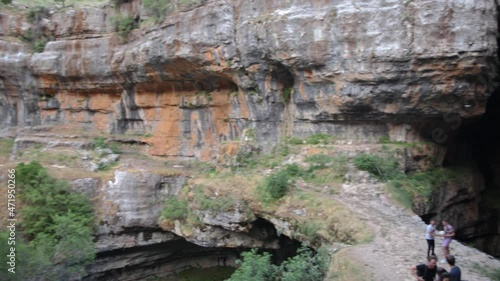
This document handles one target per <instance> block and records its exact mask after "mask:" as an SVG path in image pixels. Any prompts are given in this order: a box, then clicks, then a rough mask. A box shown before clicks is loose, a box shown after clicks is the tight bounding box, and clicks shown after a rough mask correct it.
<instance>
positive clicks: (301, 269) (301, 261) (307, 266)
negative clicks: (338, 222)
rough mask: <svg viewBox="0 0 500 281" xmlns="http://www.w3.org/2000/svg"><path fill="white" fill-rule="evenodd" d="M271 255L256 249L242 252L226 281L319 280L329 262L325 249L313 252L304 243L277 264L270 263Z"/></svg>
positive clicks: (322, 276)
mask: <svg viewBox="0 0 500 281" xmlns="http://www.w3.org/2000/svg"><path fill="white" fill-rule="evenodd" d="M271 257H272V256H271V255H270V254H269V253H266V252H264V253H262V254H260V253H259V252H258V251H257V250H256V249H252V250H250V251H248V252H244V253H242V259H241V260H238V261H237V263H238V264H239V265H240V266H239V267H238V269H236V271H235V272H234V273H233V275H231V278H229V279H227V280H226V281H245V280H252V281H269V280H275V281H298V280H300V281H320V280H323V279H324V277H325V275H326V271H327V270H328V266H329V264H330V256H329V255H328V253H327V251H326V250H325V249H323V248H320V250H319V251H318V252H317V253H315V252H313V251H312V250H311V249H309V248H308V247H306V246H304V245H303V246H302V247H301V248H300V249H299V250H298V252H297V255H296V256H294V257H290V258H288V259H287V260H286V261H284V262H283V263H282V264H281V265H279V266H277V265H273V264H272V263H271Z"/></svg>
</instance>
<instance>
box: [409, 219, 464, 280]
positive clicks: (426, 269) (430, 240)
mask: <svg viewBox="0 0 500 281" xmlns="http://www.w3.org/2000/svg"><path fill="white" fill-rule="evenodd" d="M442 224H443V233H438V232H436V221H434V220H431V221H430V223H429V225H428V226H427V228H426V231H425V239H426V240H427V264H425V263H422V264H419V265H414V266H412V267H411V271H412V274H413V276H415V277H416V278H417V281H435V280H437V281H460V280H461V278H462V276H461V275H462V273H461V271H460V268H459V267H458V266H456V265H455V257H454V256H452V255H450V248H449V247H450V243H451V240H452V239H453V237H454V236H455V230H454V229H453V226H452V225H450V224H449V223H448V222H447V221H445V220H443V221H442ZM435 236H442V237H443V244H442V246H443V254H444V257H445V258H444V259H442V260H441V261H440V262H441V263H446V262H447V263H448V264H449V265H450V271H449V272H447V271H446V269H444V268H442V267H439V266H437V263H438V258H437V256H436V254H435V253H434V246H435V244H434V237H435Z"/></svg>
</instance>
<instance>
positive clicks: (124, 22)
mask: <svg viewBox="0 0 500 281" xmlns="http://www.w3.org/2000/svg"><path fill="white" fill-rule="evenodd" d="M112 20H113V23H114V25H115V28H116V31H117V32H118V34H119V35H120V36H121V37H122V38H126V37H127V36H128V35H129V34H130V32H131V31H132V30H134V29H136V28H138V27H139V25H138V23H137V22H136V21H135V19H134V17H132V16H122V15H118V16H116V17H114V18H112Z"/></svg>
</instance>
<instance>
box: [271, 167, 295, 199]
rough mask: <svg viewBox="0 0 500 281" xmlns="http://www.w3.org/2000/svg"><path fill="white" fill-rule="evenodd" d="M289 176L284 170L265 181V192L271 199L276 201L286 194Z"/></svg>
mask: <svg viewBox="0 0 500 281" xmlns="http://www.w3.org/2000/svg"><path fill="white" fill-rule="evenodd" d="M289 180H290V175H289V174H288V172H287V171H286V170H281V171H279V172H277V173H274V174H271V175H269V176H267V177H266V179H265V190H266V191H267V193H268V194H269V195H270V196H271V198H272V199H274V200H277V199H279V198H281V197H283V196H285V195H286V194H287V192H288V181H289Z"/></svg>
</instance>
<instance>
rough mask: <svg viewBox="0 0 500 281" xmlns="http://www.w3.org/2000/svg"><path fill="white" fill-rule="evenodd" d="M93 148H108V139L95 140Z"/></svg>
mask: <svg viewBox="0 0 500 281" xmlns="http://www.w3.org/2000/svg"><path fill="white" fill-rule="evenodd" d="M92 146H93V148H106V147H107V145H106V139H105V138H103V137H99V138H95V139H94V142H93V143H92Z"/></svg>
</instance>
